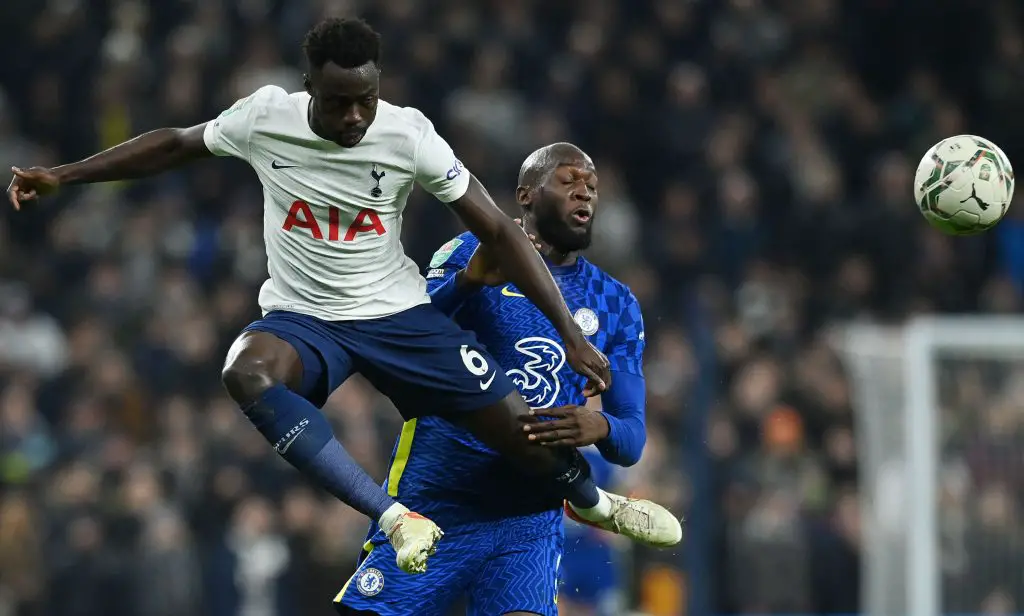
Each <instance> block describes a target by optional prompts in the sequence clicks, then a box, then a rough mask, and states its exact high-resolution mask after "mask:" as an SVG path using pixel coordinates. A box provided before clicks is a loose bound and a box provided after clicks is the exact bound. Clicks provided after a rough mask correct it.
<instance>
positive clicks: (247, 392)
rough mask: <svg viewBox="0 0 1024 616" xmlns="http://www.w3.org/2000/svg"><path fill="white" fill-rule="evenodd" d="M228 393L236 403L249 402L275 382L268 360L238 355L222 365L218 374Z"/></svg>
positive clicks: (258, 396) (253, 400) (243, 403)
mask: <svg viewBox="0 0 1024 616" xmlns="http://www.w3.org/2000/svg"><path fill="white" fill-rule="evenodd" d="M220 378H221V382H222V383H224V388H225V389H227V390H228V395H230V396H231V398H232V399H233V400H234V401H235V402H237V403H238V404H241V405H245V404H251V403H253V402H255V401H256V400H258V399H259V398H260V396H262V395H263V392H265V391H267V390H268V389H270V388H271V387H273V386H274V385H275V384H277V381H276V379H274V377H273V376H272V374H271V369H270V362H269V361H267V360H266V359H262V358H259V357H246V356H244V355H243V356H239V357H235V358H234V359H232V360H231V361H229V362H228V363H227V364H225V366H224V370H223V371H222V372H221V375H220Z"/></svg>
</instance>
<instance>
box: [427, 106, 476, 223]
mask: <svg viewBox="0 0 1024 616" xmlns="http://www.w3.org/2000/svg"><path fill="white" fill-rule="evenodd" d="M421 117H422V116H421ZM422 121H423V124H424V126H423V131H422V132H421V134H420V139H419V142H418V143H417V144H416V163H415V164H416V183H417V184H419V185H420V186H421V187H423V190H425V191H427V192H429V193H430V194H432V195H434V197H436V198H437V199H438V200H439V201H441V202H442V203H451V202H452V201H455V200H456V199H458V198H459V197H461V196H462V195H464V194H466V190H467V189H468V188H469V171H468V170H467V169H466V168H465V167H463V166H462V161H460V160H459V159H458V158H456V157H455V152H454V151H452V146H450V145H448V142H447V141H445V140H444V139H443V138H442V137H441V135H438V134H437V131H436V130H434V125H433V124H432V123H431V122H430V120H428V119H426V117H422Z"/></svg>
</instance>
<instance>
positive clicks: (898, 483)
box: [832, 316, 1024, 616]
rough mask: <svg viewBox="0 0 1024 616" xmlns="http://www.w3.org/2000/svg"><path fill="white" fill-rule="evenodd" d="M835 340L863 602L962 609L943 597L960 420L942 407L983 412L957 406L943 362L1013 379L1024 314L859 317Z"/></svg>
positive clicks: (885, 611)
mask: <svg viewBox="0 0 1024 616" xmlns="http://www.w3.org/2000/svg"><path fill="white" fill-rule="evenodd" d="M832 343H833V347H834V348H835V349H836V350H837V351H838V352H839V354H840V356H841V357H842V358H843V360H844V364H845V366H846V370H847V374H848V376H849V379H850V383H851V396H852V401H853V405H854V409H855V414H856V421H857V435H858V437H857V447H858V453H859V459H860V468H861V477H862V481H861V519H862V524H861V526H862V528H863V544H862V545H863V551H862V554H863V558H862V563H863V565H862V566H863V569H864V571H863V576H862V579H863V588H862V599H863V601H862V603H863V611H864V613H866V614H873V615H878V616H883V615H885V616H888V615H890V614H908V615H910V616H937V615H938V614H942V613H949V612H950V611H961V610H956V609H954V610H951V609H950V607H951V606H945V605H944V599H943V597H944V596H947V595H948V593H944V592H943V591H944V574H943V564H944V554H943V550H942V549H941V547H940V546H942V544H943V520H942V519H940V517H941V515H942V511H941V510H940V496H941V489H940V488H941V486H940V479H941V477H942V476H943V466H944V464H946V462H947V461H946V460H944V459H943V451H944V444H945V441H946V440H949V434H950V433H955V431H956V429H957V426H955V425H954V426H952V427H950V426H946V425H944V418H943V412H942V409H944V408H945V409H946V412H947V413H954V414H956V413H964V414H969V413H975V414H976V413H980V411H977V410H974V409H959V408H948V407H949V406H950V405H952V406H953V407H955V406H956V402H955V401H953V402H950V403H947V402H946V401H944V400H942V399H940V395H941V394H940V389H941V387H942V385H943V378H944V377H943V374H940V369H939V363H940V361H943V362H948V361H954V362H957V363H958V364H963V365H967V366H971V365H982V366H988V365H995V364H998V365H999V366H1001V369H1000V370H1001V372H1009V373H1010V376H1008V377H1006V379H1004V380H1007V381H1008V380H1009V379H1012V370H1010V371H1007V370H1006V367H1009V368H1014V367H1018V368H1019V369H1020V368H1024V318H1016V317H980V316H964V317H918V318H915V319H913V320H911V321H909V322H908V323H907V324H906V325H904V326H902V327H886V326H880V325H871V324H853V325H849V326H846V327H844V328H842V329H841V330H838V331H837V332H835V335H834V336H833V338H832ZM979 370H980V368H979ZM953 372H954V373H955V370H954V371H953ZM1018 410H1019V411H1020V412H1022V413H1024V408H1022V409H1018ZM1021 479H1024V477H1022V478H1021ZM961 508H966V506H964V507H961ZM962 517H968V516H967V514H966V513H965V514H964V516H962ZM965 541H970V537H969V536H968V538H967V539H965ZM968 547H969V546H968ZM972 565H973V566H976V567H977V566H980V565H978V564H977V563H970V562H967V563H966V564H964V565H963V566H961V570H962V569H963V568H964V567H967V568H969V567H971V566H972ZM961 572H962V571H961ZM986 574H988V573H987V572H986ZM993 575H994V574H993ZM1000 579H1001V578H1000ZM1022 585H1024V582H1022ZM1013 590H1017V589H1013ZM1008 592H1009V591H1008ZM952 607H955V606H952ZM1016 608H1017V610H1018V611H1019V610H1021V608H1024V606H1020V605H1018V606H1016ZM977 611H980V609H979V610H977Z"/></svg>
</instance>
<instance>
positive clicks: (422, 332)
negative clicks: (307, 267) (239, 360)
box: [245, 304, 515, 420]
mask: <svg viewBox="0 0 1024 616" xmlns="http://www.w3.org/2000/svg"><path fill="white" fill-rule="evenodd" d="M245 331H261V332H267V333H269V334H273V335H274V336H277V337H278V338H280V339H281V340H284V341H285V342H287V343H288V344H290V345H291V346H292V347H294V348H295V350H296V351H298V353H299V358H300V359H301V360H302V369H303V376H302V385H301V388H300V390H299V391H297V392H296V393H298V394H299V395H301V396H302V397H304V398H306V399H307V400H309V401H310V402H312V403H313V404H315V405H316V406H317V407H318V408H319V407H322V406H323V405H324V403H325V402H326V401H327V397H328V396H330V395H331V393H332V392H333V391H334V390H335V389H337V388H338V387H340V386H341V384H342V383H344V382H345V380H346V379H347V378H348V377H349V376H351V375H352V373H354V372H358V373H360V374H362V375H363V376H364V377H366V379H367V380H368V381H370V383H372V384H373V386H374V387H376V388H377V390H378V391H380V392H381V393H382V394H384V395H385V396H387V397H388V398H390V399H391V401H392V402H394V404H395V406H396V407H398V410H399V412H400V413H401V414H402V417H404V418H405V419H406V420H409V419H413V418H415V417H419V416H420V415H438V414H444V413H448V412H463V411H475V410H478V409H482V408H484V407H486V406H489V405H491V404H493V403H495V402H497V401H499V400H501V399H502V398H504V397H505V396H507V395H508V394H510V393H511V392H512V391H513V390H514V388H515V386H514V385H513V384H512V381H511V380H509V378H508V377H507V376H505V371H504V370H502V369H501V367H500V366H499V365H498V362H496V361H494V359H493V358H492V357H491V355H490V353H488V352H487V350H486V349H485V348H484V347H483V345H481V344H480V343H479V342H478V341H477V339H476V335H475V334H473V333H472V332H468V331H466V330H464V329H462V328H460V327H459V326H458V325H457V324H456V323H455V322H454V321H452V320H451V319H450V318H449V317H447V316H445V314H444V313H442V312H441V311H439V310H437V309H436V308H434V306H433V305H431V304H423V305H421V306H416V307H415V308H410V309H409V310H406V311H404V312H399V313H398V314H393V315H391V316H389V317H382V318H379V319H366V320H362V321H323V320H321V319H317V318H316V317H311V316H308V315H304V314H297V313H294V312H283V311H275V312H271V313H268V314H267V315H266V316H265V317H263V318H262V319H260V320H259V321H255V322H254V323H252V324H251V325H249V326H248V327H246V328H245Z"/></svg>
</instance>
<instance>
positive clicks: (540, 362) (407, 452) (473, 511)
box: [387, 233, 645, 531]
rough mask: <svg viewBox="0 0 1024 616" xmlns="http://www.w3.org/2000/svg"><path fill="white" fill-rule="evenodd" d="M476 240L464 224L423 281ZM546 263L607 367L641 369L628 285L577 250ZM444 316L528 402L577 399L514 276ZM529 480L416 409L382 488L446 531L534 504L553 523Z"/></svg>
mask: <svg viewBox="0 0 1024 616" xmlns="http://www.w3.org/2000/svg"><path fill="white" fill-rule="evenodd" d="M477 245H478V240H477V239H476V238H475V237H474V236H473V235H471V234H469V233H465V234H462V235H460V236H458V237H457V238H455V239H453V240H451V241H450V242H448V243H447V244H445V245H444V246H442V247H441V249H440V250H439V251H438V252H437V253H436V254H435V255H434V258H433V260H432V261H431V263H430V267H429V271H428V272H427V284H428V285H429V288H430V289H431V290H433V289H434V288H436V287H437V286H438V285H440V284H443V283H444V282H445V281H446V280H447V279H448V278H450V277H452V276H454V275H455V274H456V273H457V272H458V271H459V270H460V269H462V268H463V267H465V266H466V264H467V263H468V262H469V259H470V257H471V256H472V255H473V252H474V250H476V247H477ZM550 269H551V273H552V275H553V277H554V279H555V281H556V282H557V284H558V286H559V288H560V289H561V291H562V295H563V297H564V298H565V302H566V304H567V305H568V307H569V309H570V311H571V312H572V314H573V316H574V318H575V320H576V322H577V323H578V324H579V325H580V327H581V328H582V330H583V332H584V333H585V334H586V335H587V337H588V339H589V340H590V341H591V343H593V344H594V345H595V346H596V347H597V348H598V349H600V350H601V351H602V352H603V353H605V355H607V357H608V360H609V362H610V363H611V369H612V370H613V371H618V372H628V373H631V374H635V375H638V376H642V374H643V373H642V370H643V366H642V357H643V351H644V344H645V342H644V327H643V318H642V317H641V314H640V306H639V303H638V302H637V300H636V298H635V297H634V296H633V294H632V293H631V292H630V290H629V288H628V287H626V286H625V285H624V284H622V283H620V282H618V281H617V280H615V279H614V278H612V277H611V276H609V275H608V274H607V273H605V272H604V271H602V270H601V269H599V268H598V267H597V266H595V265H594V264H592V263H590V262H589V261H587V260H586V259H584V258H582V257H581V258H579V259H577V261H576V263H575V264H574V265H570V266H565V267H553V266H552V267H551V268H550ZM453 318H454V319H455V320H456V321H457V322H458V324H459V325H461V326H462V327H463V328H464V329H467V330H469V331H472V332H474V333H475V334H476V336H477V338H478V340H479V341H480V343H482V344H483V345H484V346H485V347H486V348H487V350H488V351H489V352H490V353H491V355H492V356H493V357H494V358H495V359H496V360H497V361H498V363H499V364H500V366H501V368H502V369H503V370H504V371H505V373H506V374H507V375H508V376H509V377H510V378H511V379H512V381H513V382H514V383H515V385H516V387H517V388H518V389H519V392H520V393H521V394H522V396H523V398H524V399H525V400H526V402H527V404H529V405H530V406H531V407H532V408H536V409H544V408H551V407H557V406H563V405H568V404H578V405H582V404H584V403H585V402H586V398H585V397H584V396H583V393H582V392H583V387H584V385H585V384H586V379H585V378H584V377H582V376H580V375H578V374H576V373H575V372H573V370H572V367H571V366H569V365H568V363H567V362H566V354H565V348H564V345H563V343H562V339H561V337H560V336H559V335H558V333H557V331H556V330H555V328H554V326H553V325H552V324H551V322H550V321H549V320H548V319H547V317H545V316H544V315H543V314H542V313H541V312H540V310H539V309H538V308H537V307H536V306H534V305H533V303H532V302H530V300H528V299H526V297H525V296H524V295H523V294H522V293H521V292H520V291H519V290H518V289H517V288H516V287H515V285H512V284H506V285H501V286H499V287H491V288H484V289H481V290H480V291H478V292H475V293H472V294H470V295H469V296H468V297H467V299H466V300H465V301H464V302H463V303H462V304H461V305H460V306H459V307H458V308H457V310H456V311H455V313H454V315H453ZM613 387H614V383H613ZM434 412H440V413H442V414H443V412H444V410H443V409H437V410H435V411H434ZM530 479H531V478H530V476H529V475H528V474H525V473H523V472H522V471H521V470H519V469H517V468H515V467H513V466H512V465H511V464H509V463H508V462H506V461H505V460H504V459H503V458H502V457H500V456H498V455H497V454H496V453H495V452H494V451H492V450H491V449H490V448H488V447H487V446H485V445H484V444H483V443H481V442H480V441H478V440H477V439H476V438H474V437H473V436H472V435H471V434H469V433H468V432H467V431H465V430H463V429H461V428H459V427H457V426H455V425H453V424H451V423H449V422H448V421H446V420H444V419H442V418H440V417H437V416H430V415H426V416H421V417H420V418H419V419H416V420H413V421H410V422H407V423H406V424H405V426H404V427H403V430H402V434H401V437H400V438H399V440H398V443H397V444H396V446H395V450H394V453H393V455H392V464H391V470H390V472H389V475H388V479H387V488H388V492H389V493H390V494H391V495H392V496H396V497H397V498H398V499H399V500H400V501H401V502H402V503H404V504H405V505H406V506H408V507H409V508H411V509H413V510H414V511H418V512H420V513H422V514H423V515H426V516H428V517H430V518H431V519H433V520H434V521H435V522H437V523H438V524H439V525H440V526H441V527H442V528H444V529H445V530H446V531H448V530H450V529H451V528H452V527H453V526H458V525H460V524H474V523H479V522H487V521H488V520H493V519H496V518H501V517H508V516H517V515H527V514H533V513H540V512H549V514H550V521H551V523H552V524H553V525H558V524H560V523H561V516H562V513H561V503H562V499H561V497H560V495H558V494H556V493H553V492H552V491H548V490H546V489H542V488H541V487H539V485H538V482H536V481H531V480H530Z"/></svg>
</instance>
